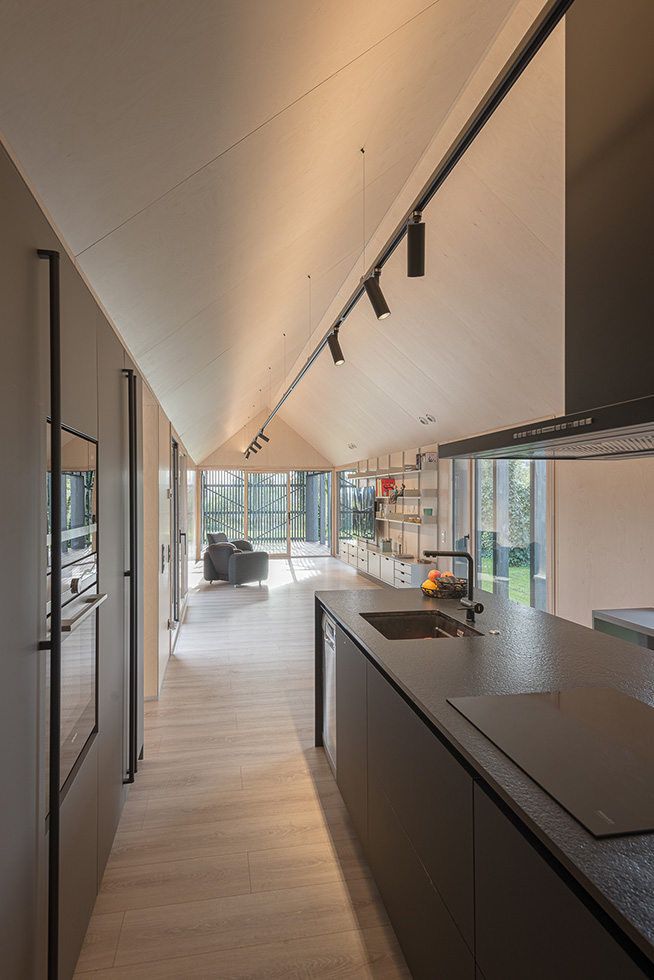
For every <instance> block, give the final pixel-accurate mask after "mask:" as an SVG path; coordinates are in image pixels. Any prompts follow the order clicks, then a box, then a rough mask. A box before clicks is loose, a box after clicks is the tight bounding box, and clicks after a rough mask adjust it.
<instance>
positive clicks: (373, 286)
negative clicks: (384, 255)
mask: <svg viewBox="0 0 654 980" xmlns="http://www.w3.org/2000/svg"><path fill="white" fill-rule="evenodd" d="M380 275H381V269H375V270H374V272H373V274H372V275H371V276H368V278H367V279H364V280H363V288H364V289H365V291H366V292H367V294H368V299H369V300H370V305H371V306H372V308H373V311H374V314H375V316H376V317H377V319H378V320H385V319H386V317H387V316H390V315H391V311H390V309H389V308H388V303H387V302H386V300H385V299H384V294H383V293H382V291H381V286H380V285H379V277H380Z"/></svg>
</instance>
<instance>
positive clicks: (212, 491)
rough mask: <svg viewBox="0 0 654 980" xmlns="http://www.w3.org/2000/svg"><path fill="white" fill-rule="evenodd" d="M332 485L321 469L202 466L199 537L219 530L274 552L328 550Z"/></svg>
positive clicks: (300, 553)
mask: <svg viewBox="0 0 654 980" xmlns="http://www.w3.org/2000/svg"><path fill="white" fill-rule="evenodd" d="M331 488H332V475H331V473H330V472H327V471H322V470H321V471H316V470H290V471H288V472H281V473H247V472H244V471H243V470H203V471H202V543H203V544H205V543H206V540H207V533H208V532H216V531H222V532H223V533H224V534H226V536H227V538H228V540H230V541H233V540H235V539H238V538H245V539H246V540H248V541H250V542H251V543H252V544H253V545H254V547H255V548H260V549H262V550H264V551H267V552H268V553H269V554H272V555H291V556H293V557H299V556H311V557H320V556H329V555H330V554H331V541H330V537H331V528H330V515H331Z"/></svg>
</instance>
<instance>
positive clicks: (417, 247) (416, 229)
mask: <svg viewBox="0 0 654 980" xmlns="http://www.w3.org/2000/svg"><path fill="white" fill-rule="evenodd" d="M421 219H422V214H421V213H420V211H414V212H413V214H412V215H411V220H410V221H409V224H408V225H407V229H406V274H407V276H409V278H410V279H417V278H419V277H420V276H424V274H425V226H424V225H423V224H421Z"/></svg>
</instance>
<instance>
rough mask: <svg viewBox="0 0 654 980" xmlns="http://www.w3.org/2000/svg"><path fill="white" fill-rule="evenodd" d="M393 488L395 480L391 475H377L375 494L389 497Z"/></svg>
mask: <svg viewBox="0 0 654 980" xmlns="http://www.w3.org/2000/svg"><path fill="white" fill-rule="evenodd" d="M394 490H395V480H394V479H392V477H380V476H378V477H377V496H378V497H389V496H390V495H391V494H392V493H393V491H394Z"/></svg>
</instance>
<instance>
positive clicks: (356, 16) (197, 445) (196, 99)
mask: <svg viewBox="0 0 654 980" xmlns="http://www.w3.org/2000/svg"><path fill="white" fill-rule="evenodd" d="M542 5H543V4H542V0H518V2H516V0H437V2H428V0H403V3H402V4H398V3H397V2H394V0H376V2H372V0H356V2H354V3H353V2H352V0H347V2H346V0H330V3H328V4H327V3H319V2H314V3H308V4H307V3H306V2H300V0H274V2H268V3H265V4H264V3H262V2H254V0H223V2H216V0H187V2H186V3H185V4H180V3H179V2H178V0H142V2H140V3H138V4H135V3H134V2H133V0H111V2H109V3H104V4H89V3H88V0H60V2H58V3H57V4H52V3H45V2H43V0H23V2H22V3H21V4H15V5H11V9H10V10H9V11H7V10H6V9H5V10H4V11H3V34H2V39H0V129H2V131H3V133H4V137H5V139H6V141H7V142H8V144H9V145H10V147H11V148H12V150H13V152H14V153H15V155H16V156H17V158H18V160H19V162H20V164H21V166H22V167H23V169H24V171H25V172H26V174H27V176H28V177H29V179H30V180H31V182H32V184H33V186H34V187H35V189H36V191H37V193H38V194H39V196H40V197H41V199H42V201H43V202H44V204H45V206H46V207H47V209H48V210H49V212H50V214H51V215H52V217H53V220H54V222H55V224H56V226H57V227H58V228H59V230H60V232H61V234H62V235H63V238H64V240H65V241H66V243H67V245H68V246H69V248H70V249H71V250H72V252H73V253H74V254H75V255H76V257H77V260H78V262H79V265H80V267H81V269H82V271H83V272H84V274H85V275H86V276H87V278H88V280H89V282H90V283H91V285H92V286H93V288H94V289H95V291H96V293H97V295H98V297H99V298H100V300H101V301H102V302H103V304H104V306H105V308H106V309H107V310H108V312H109V314H110V316H111V317H112V319H113V321H114V323H115V324H116V327H117V329H118V331H119V333H120V334H121V336H122V337H123V339H124V341H125V342H126V344H127V345H128V347H129V349H130V351H131V352H132V354H133V355H134V357H135V358H136V360H137V362H138V363H139V366H140V367H141V369H142V370H143V372H144V374H145V376H146V378H147V379H148V381H149V383H150V385H151V386H152V388H153V391H154V392H155V394H156V395H157V397H158V398H159V400H160V402H161V404H162V406H163V407H164V409H165V410H166V412H167V413H168V415H169V417H170V419H171V421H172V422H173V425H174V426H175V428H176V430H177V431H178V433H179V435H180V436H181V438H182V439H183V441H184V443H185V445H186V446H187V448H188V450H189V452H190V453H191V455H192V456H193V458H194V459H196V460H201V459H203V458H204V457H205V456H207V455H208V454H210V453H211V452H212V451H213V450H215V449H216V447H218V446H220V445H221V444H223V443H225V442H226V441H228V440H229V439H231V438H232V437H233V436H234V435H235V433H238V432H239V431H243V427H244V426H245V427H246V432H247V425H248V419H252V420H253V419H254V417H255V416H259V415H260V413H261V411H262V410H263V411H265V410H266V408H267V407H269V405H271V404H273V403H274V402H275V400H276V397H277V395H278V394H279V393H281V392H282V391H283V390H284V389H285V387H286V386H287V384H288V383H289V381H290V380H291V379H292V377H293V376H294V374H295V373H296V371H297V370H298V368H299V367H300V366H301V364H302V363H303V361H304V359H305V358H306V356H307V354H308V352H309V351H310V349H311V348H312V347H313V346H315V343H316V342H317V341H318V340H319V339H320V337H321V336H322V335H323V333H324V332H325V330H326V328H327V327H328V326H329V325H330V323H331V320H330V317H333V315H334V314H335V312H338V309H340V307H341V306H342V304H343V301H344V300H345V299H347V297H348V296H349V295H350V293H351V291H352V288H353V287H354V286H355V285H356V282H358V279H359V277H360V275H361V273H362V271H363V269H364V264H363V258H362V247H363V243H364V241H365V242H366V260H367V262H368V263H369V262H370V260H371V259H372V258H373V257H374V254H375V252H376V251H377V250H378V248H379V247H380V245H381V244H382V243H383V241H384V239H385V237H386V235H387V234H388V232H389V231H390V230H391V228H392V227H393V225H394V223H395V222H396V221H397V219H398V216H400V215H401V214H402V213H404V211H406V209H407V207H408V206H409V205H410V203H411V200H412V199H413V198H414V196H415V195H416V193H417V192H418V190H419V188H420V186H421V185H422V183H424V180H425V177H426V175H427V173H428V172H429V170H430V169H432V168H433V166H435V163H436V162H437V160H438V157H439V156H440V155H442V153H443V152H444V151H445V149H446V148H447V141H448V140H449V139H451V138H452V137H453V136H454V135H455V132H456V127H457V126H458V125H461V124H462V123H463V121H464V118H465V115H466V114H467V113H468V112H471V111H472V109H473V108H474V105H475V104H476V101H478V100H479V99H480V98H481V96H482V95H483V92H484V90H485V87H486V86H487V85H488V84H490V81H491V80H492V78H493V75H494V74H495V73H496V72H497V71H498V70H499V68H500V67H501V65H502V63H503V61H504V60H506V58H508V56H509V55H510V53H511V50H512V49H513V47H515V45H516V44H517V43H518V41H519V39H520V37H521V36H522V34H523V33H524V32H525V31H526V30H527V28H528V26H529V24H530V22H531V21H532V20H533V19H534V17H535V16H536V14H537V13H538V11H539V9H540V8H541V6H542ZM560 42H561V38H560V37H553V38H552V39H551V40H550V41H549V42H548V44H547V45H546V47H545V48H544V49H543V51H542V52H541V53H540V54H539V56H538V59H537V60H536V61H535V62H534V63H533V65H532V66H530V68H529V69H528V72H527V73H526V74H525V76H524V77H523V79H521V81H520V83H519V85H518V86H517V87H516V89H515V90H514V92H512V93H511V95H510V96H509V98H508V99H507V101H506V102H505V103H504V105H503V106H502V107H501V109H500V110H499V112H498V113H497V115H496V117H494V119H493V121H492V124H491V125H490V126H489V127H487V129H486V130H485V131H484V133H483V134H482V136H481V137H480V138H479V140H478V141H477V143H476V144H475V145H474V146H473V149H472V150H471V151H470V152H469V154H468V155H467V156H466V160H465V163H464V164H463V165H461V166H460V167H459V168H457V171H456V172H455V174H454V175H453V176H452V177H451V178H450V179H449V180H448V182H447V183H446V185H445V186H444V189H443V191H442V192H441V193H439V195H438V198H437V201H438V203H436V201H435V202H433V203H432V205H431V206H430V208H429V210H428V211H427V212H426V213H425V218H426V221H427V229H428V240H427V249H428V274H427V276H426V277H425V278H424V279H422V280H406V278H405V277H404V272H403V268H402V262H403V255H401V254H399V252H398V254H397V255H396V256H394V257H393V260H391V262H389V263H388V265H387V267H386V268H385V270H384V276H383V286H384V291H385V293H386V295H387V298H388V299H389V302H390V304H391V308H392V310H393V316H392V317H391V318H389V319H388V320H386V321H383V322H381V323H378V322H377V321H376V320H375V319H374V318H373V317H372V315H371V313H370V310H369V308H368V306H367V303H363V302H362V303H359V304H358V306H357V308H356V310H355V312H354V313H353V314H352V315H351V317H350V318H349V319H348V320H347V321H346V324H345V325H344V327H343V330H342V333H341V339H342V343H343V347H344V350H345V353H346V358H347V361H346V364H345V365H344V366H343V367H342V368H339V369H335V368H334V367H333V365H332V364H331V360H330V359H329V355H328V354H327V353H325V354H324V355H323V356H321V358H320V359H319V361H318V362H317V364H316V365H315V366H314V367H313V368H312V369H311V371H310V372H309V374H307V376H306V378H305V379H304V380H303V382H302V383H301V385H299V386H298V388H297V389H296V390H295V392H294V393H293V395H292V396H291V398H289V400H288V402H287V403H286V405H285V406H284V408H283V410H282V413H281V414H282V416H283V417H284V419H285V421H286V422H287V423H288V424H289V425H290V426H292V427H293V428H294V429H295V430H296V431H297V432H298V433H299V434H300V435H301V436H302V437H303V438H304V439H305V440H306V441H307V442H308V443H310V444H311V445H313V446H315V447H316V448H317V449H318V450H319V452H320V453H322V454H323V455H324V456H325V457H327V458H328V459H331V460H332V461H334V462H337V463H338V462H344V461H347V460H349V459H350V458H351V457H352V455H353V454H352V451H351V450H350V449H349V448H348V444H349V443H355V444H356V446H357V450H356V452H355V455H358V456H360V457H364V456H367V455H372V454H373V453H377V452H384V451H388V450H392V449H396V448H401V447H402V446H405V445H415V444H417V443H419V442H421V441H429V442H435V441H439V440H443V439H446V438H454V437H457V436H461V435H465V434H467V433H470V432H473V431H478V430H480V429H484V428H490V427H493V426H496V425H502V424H506V423H509V422H512V421H518V420H521V419H523V418H524V419H526V418H532V417H536V416H542V415H546V414H551V413H555V412H557V411H560V409H561V407H562V406H561V403H562V392H561V385H562V379H561V360H562V326H561V324H562V266H561V259H562V202H563V194H562V120H563V114H562V78H563V74H562V71H563V68H562V65H563V62H562V46H561V43H560ZM362 147H364V148H365V155H362V154H361V152H360V151H361V148H362ZM364 167H365V173H364ZM364 177H365V199H364V194H363V186H364ZM364 205H365V207H364ZM432 218H433V219H434V220H432ZM364 233H365V235H364ZM400 251H401V250H400ZM309 276H310V279H309V278H308V277H309ZM425 412H429V413H430V414H432V415H434V416H435V417H436V419H437V422H436V423H435V424H434V425H433V426H432V427H431V429H430V430H428V431H429V438H428V439H425V430H424V427H423V426H421V425H420V423H419V422H418V421H417V418H418V416H419V415H424V413H425ZM251 424H252V425H253V424H254V422H252V423H251Z"/></svg>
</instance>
